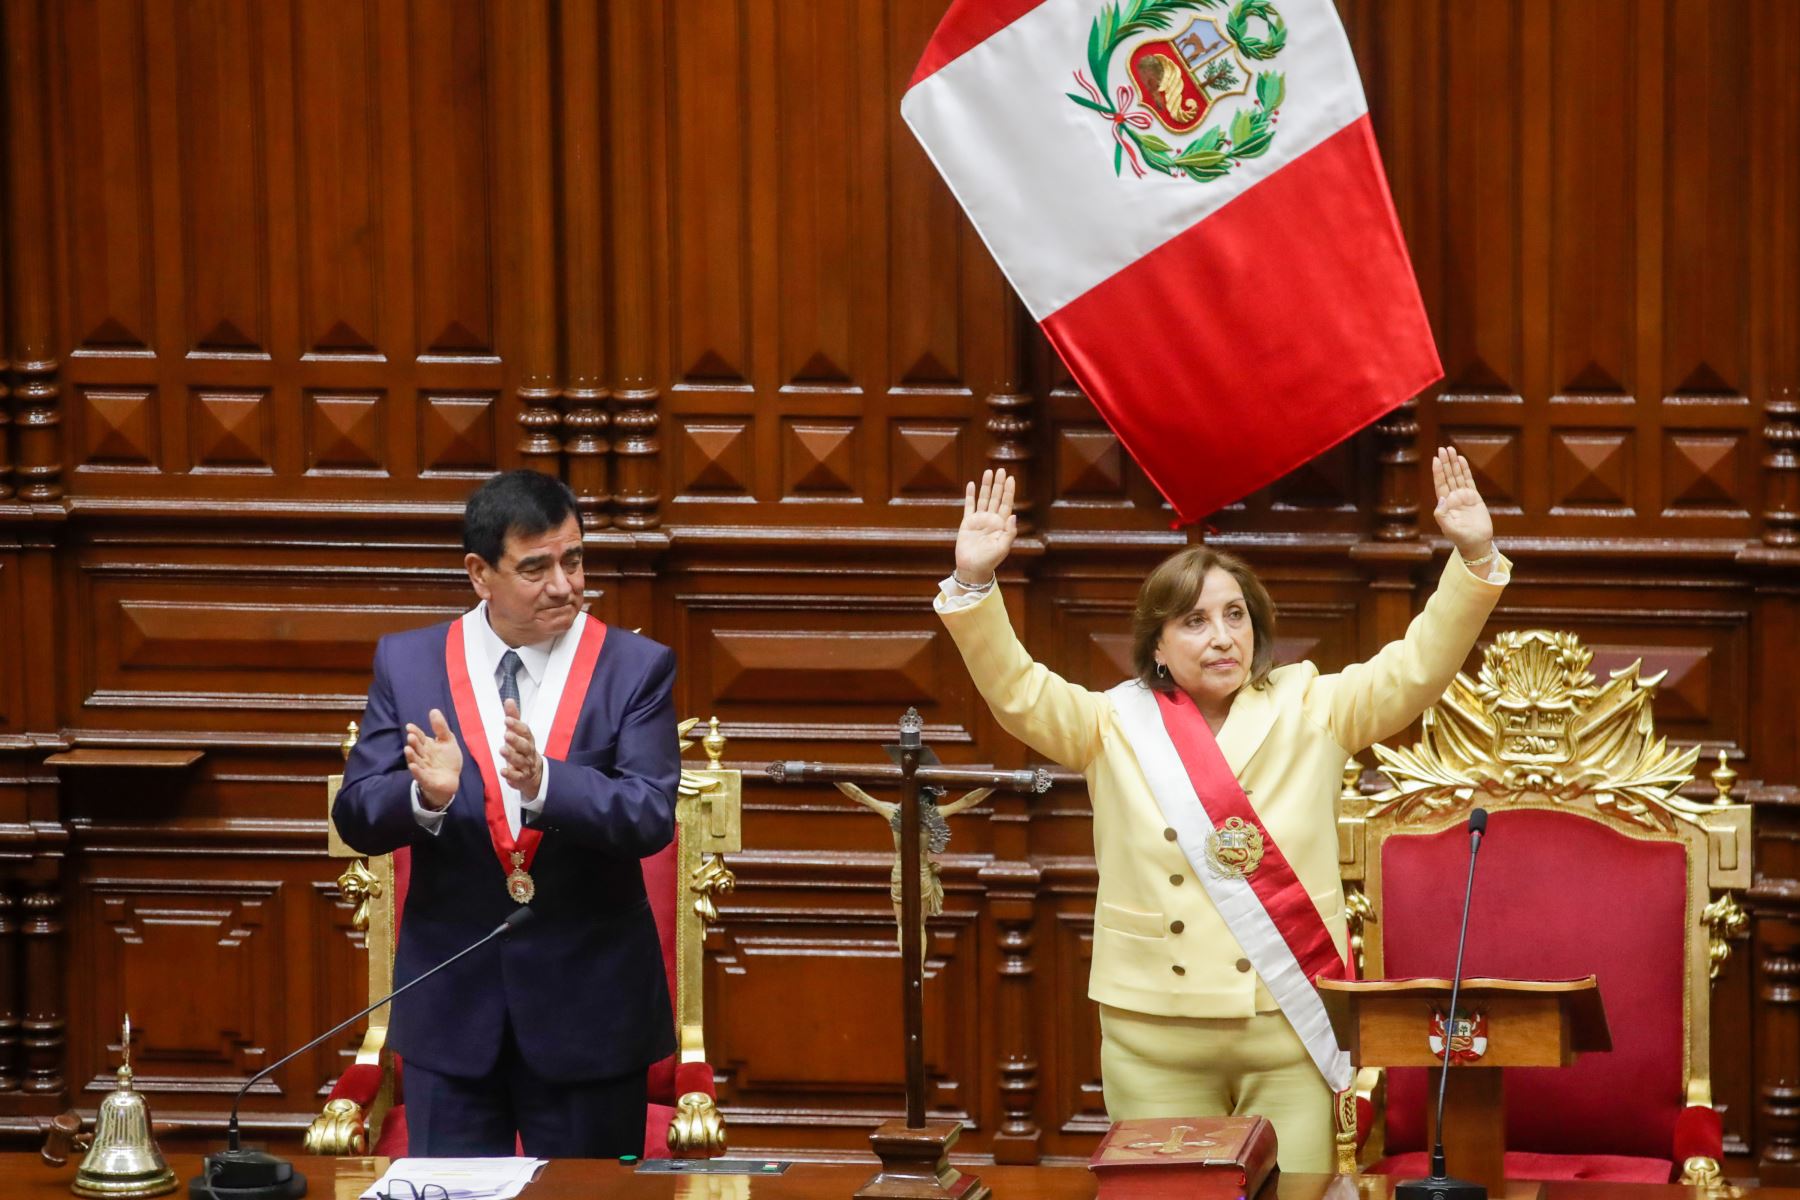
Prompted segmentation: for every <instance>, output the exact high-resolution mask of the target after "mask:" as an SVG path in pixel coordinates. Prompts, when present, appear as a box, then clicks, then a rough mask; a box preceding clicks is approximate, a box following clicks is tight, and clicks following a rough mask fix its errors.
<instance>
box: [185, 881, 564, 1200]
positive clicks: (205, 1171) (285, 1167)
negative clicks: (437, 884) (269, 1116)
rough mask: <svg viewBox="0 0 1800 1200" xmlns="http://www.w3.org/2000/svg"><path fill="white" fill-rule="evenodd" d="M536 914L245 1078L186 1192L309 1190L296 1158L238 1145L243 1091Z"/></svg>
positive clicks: (528, 913) (271, 1196) (230, 1199)
mask: <svg viewBox="0 0 1800 1200" xmlns="http://www.w3.org/2000/svg"><path fill="white" fill-rule="evenodd" d="M534 915H535V914H534V913H533V912H532V910H531V909H529V908H524V907H520V908H516V909H514V910H513V911H512V912H510V913H507V914H506V920H504V921H502V922H500V924H498V925H496V926H494V928H492V929H491V930H489V931H488V932H487V933H485V934H483V935H482V936H481V937H480V938H479V939H478V940H476V941H474V942H472V943H470V944H469V945H467V946H465V947H463V948H462V949H461V950H458V951H457V952H456V953H455V954H452V955H451V956H450V957H449V958H446V959H445V960H444V961H443V962H441V963H439V964H438V965H437V966H435V967H433V968H431V970H429V971H426V972H424V973H423V974H421V975H417V976H415V977H414V978H412V979H409V980H407V981H406V982H405V983H403V984H401V985H400V986H399V987H397V988H395V989H394V990H393V991H391V992H389V993H388V994H387V995H385V996H383V997H382V998H381V999H379V1000H377V1001H375V1003H373V1004H371V1005H369V1007H367V1008H365V1009H363V1010H362V1011H361V1012H359V1013H357V1014H356V1015H355V1016H353V1017H351V1018H350V1019H349V1020H346V1021H340V1022H339V1023H338V1024H336V1025H333V1026H332V1027H331V1028H330V1029H327V1030H326V1031H325V1032H324V1033H321V1034H320V1035H319V1036H318V1037H316V1038H314V1039H313V1040H312V1041H310V1042H308V1043H306V1045H304V1046H302V1047H300V1048H299V1049H298V1050H296V1051H294V1052H293V1053H292V1054H289V1055H287V1056H285V1057H283V1058H279V1059H276V1060H275V1061H274V1062H272V1063H270V1064H269V1065H268V1066H266V1067H264V1068H263V1069H262V1070H260V1071H258V1072H257V1073H256V1074H254V1075H252V1076H251V1077H250V1078H249V1079H247V1080H245V1081H244V1086H243V1087H241V1088H239V1089H238V1093H237V1095H236V1096H234V1097H232V1100H231V1121H230V1122H229V1123H228V1124H227V1125H226V1127H225V1142H226V1146H225V1150H224V1151H223V1152H222V1153H219V1154H209V1155H207V1156H206V1158H205V1160H204V1161H203V1162H202V1164H201V1167H200V1174H198V1175H196V1176H195V1177H194V1179H193V1181H192V1182H191V1183H189V1184H188V1194H189V1195H190V1196H193V1197H196V1198H198V1197H205V1196H210V1197H212V1198H213V1200H293V1198H294V1197H298V1196H304V1195H306V1176H304V1175H302V1174H300V1173H299V1172H298V1171H295V1170H294V1166H293V1164H292V1163H290V1162H288V1161H287V1160H286V1159H285V1158H280V1157H278V1156H276V1155H273V1154H269V1153H266V1152H265V1151H262V1150H245V1149H242V1148H241V1147H240V1146H239V1135H238V1105H240V1104H242V1103H243V1101H244V1096H245V1095H246V1094H247V1093H248V1092H249V1091H250V1089H251V1088H252V1087H254V1086H256V1083H257V1081H258V1080H261V1079H263V1078H265V1077H266V1076H268V1075H269V1074H270V1073H271V1072H273V1071H274V1070H275V1069H276V1068H277V1067H280V1066H282V1065H283V1064H285V1063H288V1062H292V1061H293V1060H294V1059H296V1058H298V1057H299V1056H300V1055H302V1054H305V1053H306V1052H307V1051H308V1050H311V1049H312V1048H313V1047H314V1046H317V1045H318V1044H319V1043H320V1042H322V1041H324V1040H325V1039H326V1038H329V1037H332V1036H334V1035H336V1034H339V1033H342V1032H343V1031H344V1030H345V1029H348V1028H349V1027H350V1026H351V1025H354V1024H355V1023H356V1022H358V1021H360V1020H362V1019H363V1018H364V1017H366V1016H368V1015H369V1014H370V1013H372V1012H374V1011H375V1010H376V1009H378V1008H380V1007H381V1006H382V1005H384V1004H386V1003H387V1002H388V1001H390V1000H392V999H393V998H394V997H395V996H398V995H399V994H400V993H401V992H404V991H405V990H406V989H407V988H410V987H412V986H413V985H414V984H417V983H423V982H424V981H425V980H427V979H429V978H431V977H432V976H433V975H436V974H437V973H438V972H439V971H441V970H443V969H444V968H445V967H447V966H449V965H450V964H451V963H453V962H455V961H456V960H457V959H459V958H462V957H463V956H464V955H466V954H472V953H474V952H475V951H476V950H479V949H480V948H481V947H483V946H485V945H487V944H488V943H489V942H491V941H493V940H494V939H495V938H497V937H500V936H501V935H503V934H508V933H511V932H512V931H513V930H515V929H517V928H518V927H519V926H521V925H523V924H525V923H526V922H527V921H529V920H531V918H532V917H533V916H534Z"/></svg>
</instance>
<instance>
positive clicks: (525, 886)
mask: <svg viewBox="0 0 1800 1200" xmlns="http://www.w3.org/2000/svg"><path fill="white" fill-rule="evenodd" d="M512 864H513V869H512V872H511V873H510V874H508V875H507V877H506V894H507V895H509V896H511V897H512V898H513V899H514V900H516V901H517V902H518V903H520V904H530V903H531V898H532V897H533V896H535V895H537V884H536V883H535V882H534V881H533V880H532V878H531V873H530V872H529V871H527V870H526V869H525V856H524V855H523V854H522V853H520V852H519V851H517V850H514V851H513V856H512Z"/></svg>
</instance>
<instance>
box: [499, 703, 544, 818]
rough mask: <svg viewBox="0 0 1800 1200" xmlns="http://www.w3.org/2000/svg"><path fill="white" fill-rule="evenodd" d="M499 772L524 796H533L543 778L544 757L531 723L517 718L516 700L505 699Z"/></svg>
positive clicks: (536, 792)
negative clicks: (504, 727) (504, 722)
mask: <svg viewBox="0 0 1800 1200" xmlns="http://www.w3.org/2000/svg"><path fill="white" fill-rule="evenodd" d="M500 776H501V778H503V779H505V780H506V782H507V783H510V784H511V785H512V786H513V787H514V788H516V789H517V790H518V793H519V795H520V796H522V797H524V798H525V799H526V800H536V799H537V798H538V790H539V789H540V788H541V787H542V786H543V782H544V759H543V756H542V755H540V754H539V753H538V752H537V739H535V738H533V737H532V736H531V726H529V725H527V724H526V723H525V722H524V721H523V720H521V719H520V718H519V706H518V704H517V703H516V702H514V701H512V700H508V701H507V702H506V736H505V737H503V738H502V739H501V741H500Z"/></svg>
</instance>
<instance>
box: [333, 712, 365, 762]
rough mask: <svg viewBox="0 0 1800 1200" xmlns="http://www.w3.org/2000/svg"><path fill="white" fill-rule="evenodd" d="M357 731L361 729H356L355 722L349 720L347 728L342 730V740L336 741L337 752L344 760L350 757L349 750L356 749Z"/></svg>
mask: <svg viewBox="0 0 1800 1200" xmlns="http://www.w3.org/2000/svg"><path fill="white" fill-rule="evenodd" d="M359 732H361V731H360V730H358V729H357V727H356V722H355V721H352V722H350V726H349V728H348V729H346V730H345V731H344V740H343V741H341V742H339V743H338V753H340V754H342V755H343V756H344V758H345V759H346V760H347V759H349V757H350V751H352V750H354V749H356V735H357V734H358V733H359Z"/></svg>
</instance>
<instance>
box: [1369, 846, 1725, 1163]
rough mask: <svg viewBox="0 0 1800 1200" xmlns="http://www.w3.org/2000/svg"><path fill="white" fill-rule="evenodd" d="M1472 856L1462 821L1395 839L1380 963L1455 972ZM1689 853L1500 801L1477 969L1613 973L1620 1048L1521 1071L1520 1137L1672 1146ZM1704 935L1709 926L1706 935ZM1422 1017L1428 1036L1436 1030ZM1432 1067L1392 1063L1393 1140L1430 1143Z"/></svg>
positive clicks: (1387, 849)
mask: <svg viewBox="0 0 1800 1200" xmlns="http://www.w3.org/2000/svg"><path fill="white" fill-rule="evenodd" d="M1468 864H1469V837H1468V833H1467V830H1466V828H1465V826H1464V825H1463V824H1462V823H1461V822H1459V823H1458V824H1456V825H1454V826H1452V827H1451V828H1449V829H1446V830H1444V831H1442V832H1439V833H1435V834H1425V835H1413V836H1390V837H1387V838H1385V839H1384V840H1383V841H1382V843H1381V861H1380V872H1379V878H1380V904H1379V912H1380V922H1379V924H1380V926H1381V936H1380V940H1381V952H1382V953H1381V969H1382V973H1383V975H1385V976H1386V977H1387V978H1390V979H1398V978H1414V977H1422V978H1442V979H1448V978H1449V977H1450V974H1451V971H1452V969H1453V968H1454V966H1455V962H1456V934H1457V924H1458V920H1459V918H1460V916H1461V909H1462V894H1463V885H1464V882H1465V881H1466V879H1467V872H1468ZM1686 909H1687V855H1686V851H1685V848H1684V847H1683V846H1682V845H1681V843H1679V842H1668V841H1646V840H1640V839H1636V838H1632V837H1629V836H1627V835H1625V834H1623V833H1619V832H1617V831H1615V830H1613V829H1611V828H1609V827H1607V826H1606V825H1604V824H1601V823H1600V822H1598V821H1593V820H1589V819H1588V818H1586V817H1585V816H1582V815H1579V814H1577V813H1564V812H1552V811H1545V810H1524V811H1496V812H1493V813H1492V814H1491V815H1490V816H1489V823H1488V834H1487V836H1486V837H1485V838H1484V839H1483V841H1482V846H1481V853H1480V861H1479V863H1478V865H1477V866H1476V874H1475V895H1474V900H1473V903H1472V905H1471V909H1470V916H1469V936H1468V944H1467V950H1466V951H1465V954H1464V963H1463V971H1464V974H1465V975H1485V976H1490V977H1493V978H1499V979H1573V978H1579V977H1581V976H1585V975H1590V974H1592V975H1598V976H1599V979H1600V995H1601V998H1602V1000H1603V1001H1604V1003H1605V1006H1606V1016H1607V1023H1608V1026H1609V1027H1610V1029H1611V1031H1612V1038H1613V1050H1612V1053H1610V1054H1589V1055H1584V1056H1583V1057H1581V1058H1580V1059H1578V1060H1577V1061H1576V1063H1575V1064H1574V1065H1573V1066H1571V1067H1567V1068H1564V1069H1562V1070H1547V1069H1546V1070H1514V1071H1509V1072H1508V1073H1507V1078H1506V1102H1507V1105H1506V1107H1507V1131H1506V1145H1507V1147H1508V1148H1509V1149H1513V1150H1526V1151H1538V1152H1542V1153H1556V1154H1581V1153H1589V1154H1596V1153H1597V1154H1632V1155H1641V1156H1644V1157H1651V1158H1654V1157H1657V1156H1658V1155H1666V1154H1667V1153H1668V1149H1669V1147H1670V1145H1672V1144H1673V1132H1674V1128H1675V1118H1676V1117H1677V1116H1678V1115H1679V1114H1680V1112H1681V1110H1682V1109H1683V1107H1685V1106H1686V1103H1687V1096H1686V1088H1685V1083H1686V1080H1685V1079H1684V1078H1683V1066H1684V1064H1683V1061H1682V1059H1683V1053H1684V1050H1685V1046H1686V1038H1685V1032H1684V1028H1683V1020H1684V1018H1685V1016H1686V1009H1687V971H1686V960H1687V946H1686V936H1685V935H1686V933H1687V930H1688V926H1687V922H1686V919H1685V918H1686ZM1702 936H1704V935H1703V934H1702ZM1426 1032H1427V1031H1426V1030H1425V1029H1424V1028H1423V1026H1421V1028H1420V1031H1419V1036H1420V1037H1421V1038H1423V1037H1425V1036H1426ZM1426 1091H1427V1087H1426V1081H1425V1072H1424V1071H1422V1070H1417V1069H1414V1070H1394V1071H1390V1072H1389V1073H1388V1111H1387V1117H1388V1125H1387V1148H1388V1151H1389V1152H1390V1153H1397V1152H1402V1151H1406V1150H1417V1149H1424V1148H1425V1146H1426V1143H1425V1136H1426V1135H1425V1101H1426Z"/></svg>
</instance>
